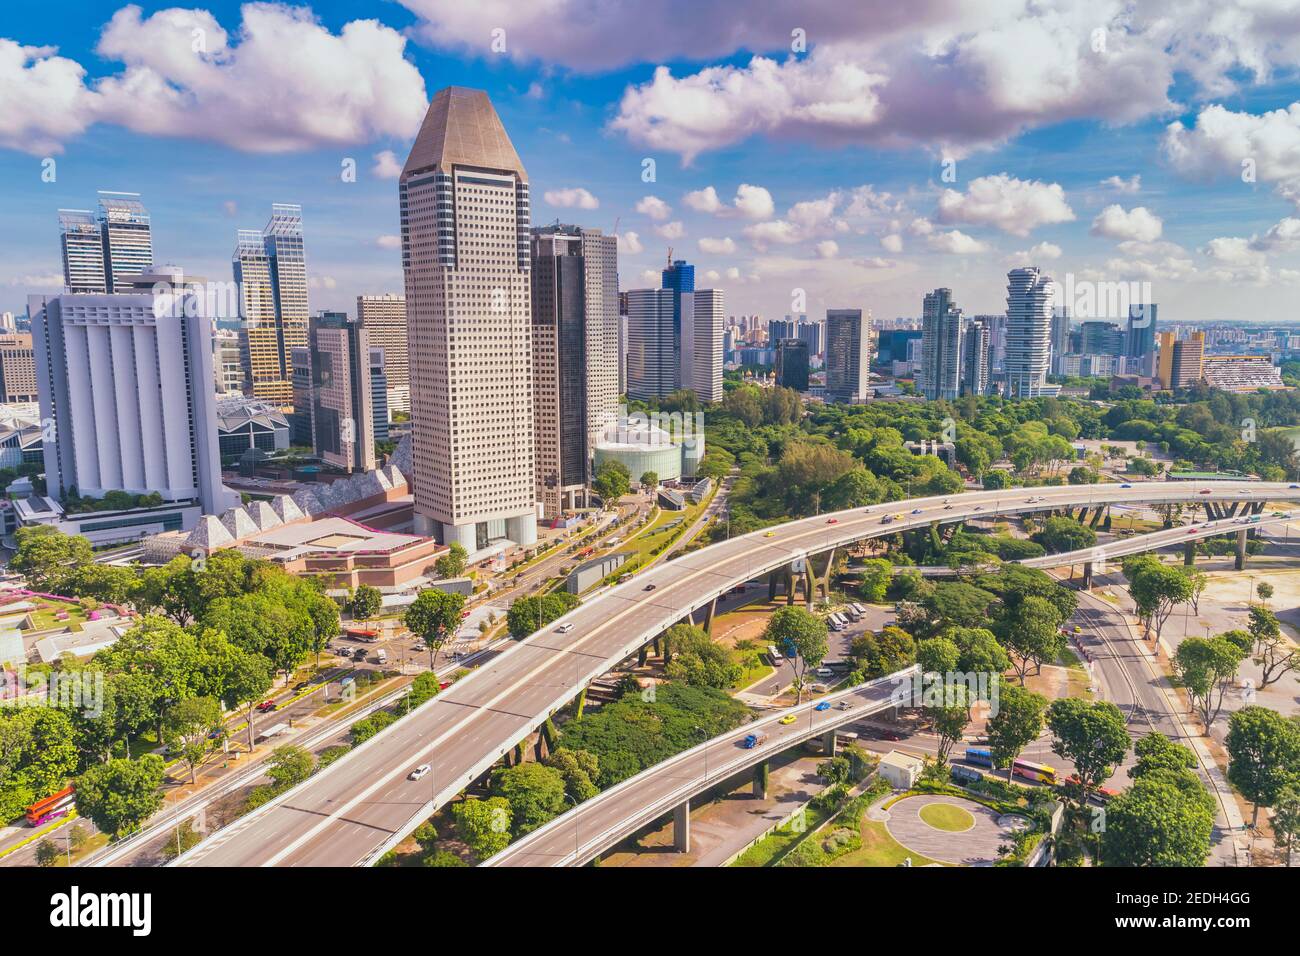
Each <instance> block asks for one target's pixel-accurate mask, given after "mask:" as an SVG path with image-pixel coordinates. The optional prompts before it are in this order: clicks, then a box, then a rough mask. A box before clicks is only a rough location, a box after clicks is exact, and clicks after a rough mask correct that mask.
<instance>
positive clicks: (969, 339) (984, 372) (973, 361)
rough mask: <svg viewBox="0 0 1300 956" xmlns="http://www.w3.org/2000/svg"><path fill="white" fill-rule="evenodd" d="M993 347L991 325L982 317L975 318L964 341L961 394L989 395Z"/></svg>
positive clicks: (966, 332) (967, 330) (968, 327)
mask: <svg viewBox="0 0 1300 956" xmlns="http://www.w3.org/2000/svg"><path fill="white" fill-rule="evenodd" d="M991 345H992V333H991V330H990V328H989V323H988V322H987V321H986V320H985V319H984V318H982V317H981V316H978V315H977V316H975V317H974V318H973V319H971V320H970V324H969V325H967V327H966V331H965V334H964V336H963V339H962V369H961V394H963V395H984V394H987V392H988V390H989V381H990V376H991V368H990V366H991V365H992V361H991Z"/></svg>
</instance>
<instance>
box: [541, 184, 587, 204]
mask: <svg viewBox="0 0 1300 956" xmlns="http://www.w3.org/2000/svg"><path fill="white" fill-rule="evenodd" d="M542 198H543V199H545V200H546V201H547V202H548V203H549V204H550V205H552V206H556V207H558V208H560V209H599V208H600V200H599V199H597V198H596V197H595V196H593V195H592V194H591V193H589V192H587V190H585V189H583V188H582V187H581V186H572V187H570V188H568V189H548V190H546V192H544V193H542Z"/></svg>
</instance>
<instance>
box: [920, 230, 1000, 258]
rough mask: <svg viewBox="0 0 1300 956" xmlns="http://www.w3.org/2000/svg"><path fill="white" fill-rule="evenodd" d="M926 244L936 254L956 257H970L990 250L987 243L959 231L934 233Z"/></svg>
mask: <svg viewBox="0 0 1300 956" xmlns="http://www.w3.org/2000/svg"><path fill="white" fill-rule="evenodd" d="M926 243H927V244H928V245H929V247H930V248H931V249H933V250H934V251H935V252H943V253H947V254H949V255H954V256H970V255H975V254H977V253H980V252H987V251H988V249H989V247H988V246H987V245H986V244H985V243H982V242H980V241H979V240H978V239H973V238H971V237H970V236H968V235H966V233H964V232H962V231H960V230H959V229H952V230H950V231H948V232H936V233H933V234H931V235H930V237H929V238H928V239H927V240H926Z"/></svg>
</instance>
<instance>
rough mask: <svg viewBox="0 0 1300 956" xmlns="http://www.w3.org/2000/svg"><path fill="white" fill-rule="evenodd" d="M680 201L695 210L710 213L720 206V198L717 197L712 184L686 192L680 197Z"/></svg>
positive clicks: (716, 210)
mask: <svg viewBox="0 0 1300 956" xmlns="http://www.w3.org/2000/svg"><path fill="white" fill-rule="evenodd" d="M682 202H684V203H686V205H687V207H688V208H690V209H694V210H695V211H696V212H705V213H709V214H710V215H712V214H713V213H716V212H718V210H720V209H721V208H722V200H720V199H719V198H718V191H717V190H716V189H714V188H713V187H712V186H705V187H704V188H703V189H697V190H695V191H694V192H689V193H687V194H686V195H685V196H683V197H682Z"/></svg>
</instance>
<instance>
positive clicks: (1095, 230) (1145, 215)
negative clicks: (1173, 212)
mask: <svg viewBox="0 0 1300 956" xmlns="http://www.w3.org/2000/svg"><path fill="white" fill-rule="evenodd" d="M1163 230H1164V223H1163V221H1162V220H1161V219H1160V217H1159V216H1157V215H1156V214H1155V213H1153V212H1151V210H1149V209H1147V208H1146V207H1145V206H1134V207H1133V208H1132V209H1129V210H1125V209H1124V207H1123V206H1121V205H1119V204H1118V203H1115V204H1113V205H1110V206H1107V207H1106V208H1105V209H1103V210H1102V211H1101V212H1100V213H1098V214H1097V218H1096V219H1094V220H1093V221H1092V229H1091V232H1092V234H1093V235H1094V236H1106V237H1107V238H1109V239H1131V240H1133V241H1136V242H1155V241H1156V240H1157V239H1159V238H1160V234H1161V232H1162V231H1163Z"/></svg>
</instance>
